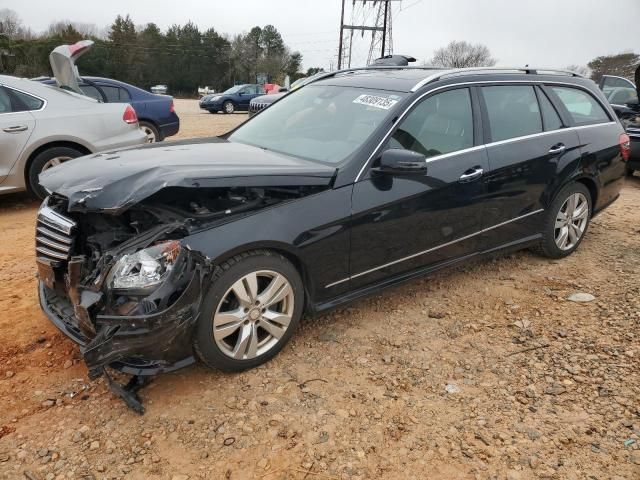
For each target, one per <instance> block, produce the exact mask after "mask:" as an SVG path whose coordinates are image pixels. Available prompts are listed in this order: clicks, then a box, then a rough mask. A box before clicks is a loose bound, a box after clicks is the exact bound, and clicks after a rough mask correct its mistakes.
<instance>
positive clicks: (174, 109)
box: [169, 100, 176, 113]
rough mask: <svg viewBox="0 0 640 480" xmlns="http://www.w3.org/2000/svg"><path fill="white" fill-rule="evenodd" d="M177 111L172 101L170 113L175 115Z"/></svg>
mask: <svg viewBox="0 0 640 480" xmlns="http://www.w3.org/2000/svg"><path fill="white" fill-rule="evenodd" d="M175 111H176V108H175V107H174V106H173V100H171V103H170V104H169V113H173V112H175Z"/></svg>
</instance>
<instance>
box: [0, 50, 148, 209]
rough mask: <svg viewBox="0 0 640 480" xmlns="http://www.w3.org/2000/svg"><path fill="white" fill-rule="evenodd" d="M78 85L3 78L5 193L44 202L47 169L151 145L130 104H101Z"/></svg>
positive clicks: (0, 133)
mask: <svg viewBox="0 0 640 480" xmlns="http://www.w3.org/2000/svg"><path fill="white" fill-rule="evenodd" d="M72 53H73V52H72ZM71 56H73V55H71ZM76 58H77V55H76ZM71 65H73V64H71ZM62 86H63V88H65V85H62ZM73 86H74V85H69V88H67V89H61V88H57V87H51V86H47V85H43V84H41V83H40V82H35V81H32V80H27V79H23V78H16V77H10V76H4V75H0V194H2V193H9V192H16V191H20V190H28V191H29V192H31V193H33V194H35V195H37V196H38V197H41V198H42V197H44V196H45V195H46V192H45V191H44V189H43V188H42V187H41V186H40V184H39V182H38V175H40V172H42V171H43V170H46V169H48V168H51V167H55V166H56V165H59V164H60V163H62V162H64V161H66V160H70V159H72V158H76V157H81V156H83V155H88V154H90V153H96V152H99V151H102V150H110V149H116V148H123V147H129V146H134V145H142V144H144V143H146V137H145V135H144V133H143V132H142V131H141V130H140V128H138V118H137V117H136V112H135V111H134V110H133V108H132V107H131V106H130V105H128V104H122V103H99V102H97V101H96V100H94V99H91V98H89V97H86V96H84V95H79V94H76V93H74V92H72V91H70V90H72V89H73V88H72V87H73ZM79 168H80V164H79Z"/></svg>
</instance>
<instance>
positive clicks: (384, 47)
mask: <svg viewBox="0 0 640 480" xmlns="http://www.w3.org/2000/svg"><path fill="white" fill-rule="evenodd" d="M351 2H352V5H351V16H350V18H351V20H350V23H349V24H345V9H346V6H345V5H346V0H342V10H341V13H340V39H339V42H338V45H339V46H338V70H339V69H341V68H344V67H345V60H347V59H348V64H347V66H348V67H351V56H352V52H353V43H354V33H355V32H361V37H364V34H365V32H371V44H370V46H369V57H368V59H367V63H371V62H372V61H373V60H374V59H375V58H376V57H375V55H376V54H375V53H374V52H377V51H378V48H379V49H380V56H381V57H384V56H385V55H387V53H392V52H393V40H392V33H391V32H392V20H391V8H390V4H391V2H397V3H400V2H402V0H351ZM372 16H375V25H367V24H366V23H368V22H367V21H366V20H367V19H369V18H371V17H372ZM345 34H347V35H348V36H349V38H348V39H347V38H345ZM345 43H346V45H345Z"/></svg>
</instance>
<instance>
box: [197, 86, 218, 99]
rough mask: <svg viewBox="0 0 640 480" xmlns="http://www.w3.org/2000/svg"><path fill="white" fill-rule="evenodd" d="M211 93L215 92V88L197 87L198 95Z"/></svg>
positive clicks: (202, 95)
mask: <svg viewBox="0 0 640 480" xmlns="http://www.w3.org/2000/svg"><path fill="white" fill-rule="evenodd" d="M213 93H216V89H215V88H212V87H209V86H207V87H204V88H203V87H198V95H200V97H204V96H205V95H211V94H213Z"/></svg>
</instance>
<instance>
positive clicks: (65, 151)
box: [27, 147, 86, 199]
mask: <svg viewBox="0 0 640 480" xmlns="http://www.w3.org/2000/svg"><path fill="white" fill-rule="evenodd" d="M83 155H86V153H85V152H82V151H80V150H78V149H75V148H72V147H52V148H49V149H47V150H45V151H43V152H40V153H39V154H38V155H36V157H35V158H34V159H33V161H32V162H31V164H30V165H29V171H28V172H27V181H28V185H27V188H28V190H29V192H31V193H32V194H33V195H35V196H36V197H38V198H40V199H43V198H44V197H46V196H47V191H46V190H45V189H44V188H42V187H41V186H40V182H39V181H38V175H40V173H42V172H43V171H44V170H47V169H48V168H51V167H55V166H57V165H59V164H60V163H63V162H66V161H67V160H71V159H73V158H78V157H82V156H83Z"/></svg>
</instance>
